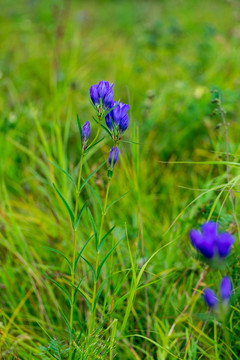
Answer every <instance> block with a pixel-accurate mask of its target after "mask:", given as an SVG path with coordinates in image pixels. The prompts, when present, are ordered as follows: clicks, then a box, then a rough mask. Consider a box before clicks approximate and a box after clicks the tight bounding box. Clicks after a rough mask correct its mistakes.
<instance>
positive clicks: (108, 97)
mask: <svg viewBox="0 0 240 360" xmlns="http://www.w3.org/2000/svg"><path fill="white" fill-rule="evenodd" d="M112 87H113V84H112V85H110V84H109V82H108V81H103V80H102V81H100V82H99V84H96V85H92V86H91V88H90V98H91V100H92V102H93V104H94V105H95V106H99V105H101V104H102V106H103V108H104V109H111V107H112V103H113V90H112Z"/></svg>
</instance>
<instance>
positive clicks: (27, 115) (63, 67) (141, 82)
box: [0, 0, 240, 359]
mask: <svg viewBox="0 0 240 360" xmlns="http://www.w3.org/2000/svg"><path fill="white" fill-rule="evenodd" d="M0 6H1V13H0V24H1V26H0V116H1V121H0V176H1V187H0V215H1V219H0V245H1V252H0V258H1V271H0V286H1V300H0V301H1V308H2V320H1V329H0V330H1V331H2V332H4V331H5V332H6V328H7V324H9V319H11V316H12V315H13V314H14V311H15V310H16V309H18V306H19V303H20V302H21V299H24V296H25V295H26V294H28V291H31V293H30V294H29V296H28V297H27V298H26V299H25V300H24V304H22V305H21V307H20V308H19V309H18V311H17V313H16V314H15V315H14V319H13V321H12V322H11V326H10V328H9V329H8V328H7V336H6V337H7V339H5V343H6V344H5V345H6V346H5V350H4V351H5V353H4V354H5V355H4V356H5V358H6V359H8V358H9V359H14V358H17V357H14V355H12V354H15V355H18V356H19V357H18V358H20V359H28V358H29V359H35V358H36V359H37V358H39V355H38V350H37V349H39V346H41V345H46V344H47V342H48V337H47V336H46V334H45V333H44V331H43V330H42V328H49V329H50V333H51V334H52V336H55V337H56V338H58V339H60V340H63V341H65V340H66V331H65V330H63V328H64V326H65V325H64V323H63V321H62V318H61V316H60V314H59V312H58V310H57V305H58V301H59V303H61V302H62V301H64V300H63V298H61V296H62V295H60V294H59V293H58V290H57V289H55V288H54V287H53V285H52V284H51V283H50V282H48V281H47V280H46V279H45V278H44V277H43V275H42V273H43V272H49V273H50V274H51V276H52V277H53V278H54V279H59V278H60V279H64V275H63V274H64V273H66V272H67V269H66V266H65V264H64V263H63V261H62V259H61V258H57V261H56V254H53V253H49V252H47V251H46V250H44V249H43V248H42V247H41V246H51V247H54V248H57V249H59V250H61V251H63V252H64V253H65V254H66V255H68V256H70V257H71V252H72V240H71V231H70V228H69V222H68V219H67V216H66V213H65V209H64V207H63V206H62V204H61V203H60V202H59V201H58V199H57V197H56V195H55V194H54V191H53V189H52V185H51V184H52V182H53V181H54V182H56V183H57V184H58V186H59V188H61V190H62V191H63V193H64V195H65V196H66V198H67V199H68V200H69V202H72V201H73V200H74V199H73V195H72V191H73V189H72V186H71V184H69V182H68V180H67V178H65V177H64V175H63V174H62V173H59V171H58V170H57V169H56V168H54V167H52V166H51V165H50V164H49V162H48V160H51V161H54V162H55V163H57V164H59V165H60V166H61V167H62V168H64V169H66V170H68V171H69V172H70V173H71V174H73V176H76V174H77V164H78V161H79V153H80V142H79V134H78V128H77V122H76V114H78V115H79V118H80V121H81V123H82V124H83V123H84V122H85V121H86V120H90V121H91V124H92V132H93V133H94V132H95V131H96V127H95V126H96V125H94V121H92V120H91V119H92V115H93V109H92V107H91V105H90V103H89V88H90V86H91V85H92V84H96V83H98V82H99V81H100V80H107V81H109V82H114V94H115V97H116V99H121V100H122V101H123V102H125V103H129V104H130V127H129V130H128V131H127V132H126V135H125V140H132V141H134V142H137V143H139V145H136V144H130V143H127V142H126V143H123V145H122V146H121V159H120V162H119V164H118V166H117V168H116V171H115V174H114V181H113V186H112V190H111V197H112V200H113V199H115V198H117V197H119V196H121V195H122V194H123V193H125V192H126V191H129V194H128V195H127V196H126V197H124V198H123V199H122V200H121V202H120V203H118V204H117V205H116V206H115V207H113V208H112V209H111V212H110V213H109V214H108V222H107V225H106V230H107V229H108V228H110V226H112V225H113V224H116V225H117V227H118V230H117V231H116V233H115V235H114V236H115V237H114V239H115V240H118V239H119V238H121V237H123V236H124V224H125V222H126V224H127V227H128V233H129V239H130V243H131V244H132V249H133V252H134V254H135V256H136V259H137V260H136V261H137V264H138V263H139V264H141V263H142V261H144V259H145V260H146V259H147V258H149V257H150V256H151V254H152V253H153V252H154V251H155V250H156V249H157V248H158V247H159V246H160V245H164V244H166V243H168V242H169V241H171V240H174V242H173V243H172V244H171V245H170V246H168V247H167V248H166V249H164V251H163V252H160V253H159V254H158V256H157V257H156V258H155V259H154V260H153V261H152V263H151V267H150V269H149V273H148V274H147V276H146V277H145V278H144V281H145V282H148V281H149V282H151V279H152V276H153V274H155V276H156V274H160V273H161V272H163V271H168V270H169V269H173V270H171V271H170V270H169V271H170V273H171V276H169V278H168V280H167V281H165V280H166V279H165V278H162V277H160V276H159V281H158V282H157V283H154V285H153V286H150V287H149V293H150V295H149V302H150V303H149V304H148V310H149V309H151V310H152V309H153V308H154V316H152V314H150V315H149V314H148V315H149V316H150V318H151V319H150V320H149V319H148V320H149V321H148V323H147V319H146V309H145V306H146V294H145V293H144V291H143V290H140V291H139V292H138V294H137V298H136V301H135V308H134V311H133V314H131V318H130V320H129V321H130V322H129V328H128V330H129V332H130V334H131V331H133V329H134V330H136V331H135V332H137V333H141V334H146V328H147V327H148V328H149V326H150V327H151V339H153V340H154V341H156V342H159V344H161V346H163V347H164V348H165V347H168V348H171V350H172V351H173V353H174V354H175V355H177V356H179V358H184V356H186V359H188V358H189V359H194V358H196V359H198V358H200V357H198V355H197V354H198V353H199V352H200V353H201V351H206V353H204V352H202V354H204V356H205V357H203V358H204V359H205V358H206V359H216V353H215V352H214V346H213V345H212V343H211V341H210V340H209V339H211V337H212V336H213V335H212V327H211V326H209V328H208V327H207V326H206V324H205V323H204V321H203V319H202V318H201V319H199V318H192V317H191V315H189V317H187V318H186V319H184V321H182V322H181V324H180V325H179V326H177V327H176V328H175V329H176V330H175V332H173V334H171V336H170V335H169V336H168V335H167V334H168V333H169V330H170V328H171V326H172V324H173V323H174V319H176V318H177V316H178V315H179V314H180V313H181V311H182V310H183V308H184V306H185V304H186V299H188V300H189V299H190V297H191V293H192V291H193V288H194V286H195V285H196V282H197V280H198V279H199V276H200V274H201V271H202V267H201V264H200V262H199V261H198V260H197V259H195V258H194V257H192V255H194V251H193V250H192V249H191V247H190V246H189V241H188V237H187V232H188V231H189V229H190V228H191V226H196V224H198V223H201V222H202V221H205V220H206V219H207V217H208V215H209V213H211V215H212V217H213V219H214V220H216V219H219V221H220V223H221V225H222V226H223V227H224V228H225V229H226V228H233V231H235V230H236V229H237V227H238V223H237V218H236V216H235V217H233V211H232V207H231V203H230V201H229V199H228V198H227V197H226V198H225V195H224V194H223V196H222V194H221V196H219V198H218V199H217V201H216V203H214V201H215V200H216V197H217V195H218V194H219V193H218V192H216V191H209V192H206V193H204V195H203V196H199V195H201V191H202V193H203V192H204V189H205V190H208V189H210V188H211V187H214V186H218V185H221V184H223V183H225V182H226V172H225V166H223V165H219V166H212V165H211V164H208V163H207V162H208V161H211V160H212V161H215V160H225V159H226V156H225V152H226V144H225V137H224V131H223V126H219V124H220V123H221V119H220V118H219V117H218V116H213V115H212V113H213V111H214V108H215V106H214V104H211V99H212V98H213V95H212V94H211V91H212V90H214V89H215V90H219V91H220V93H221V95H222V99H223V107H224V109H225V110H226V118H227V122H229V123H230V127H229V138H230V153H231V156H230V160H231V161H236V162H238V158H239V155H238V153H239V133H240V125H239V110H240V108H239V107H240V101H239V100H240V90H239V87H240V78H239V69H240V68H239V64H240V46H239V45H240V3H239V1H224V0H218V1H217V0H212V1H207V0H206V1H201V2H200V1H198V2H194V1H191V0H182V1H181V0H175V1H173V0H170V1H165V0H163V1H124V0H121V1H91V0H89V1H73V0H72V1H57V0H55V1H54V0H48V1H47V0H39V1H37V0H28V1H23V0H21V1H18V2H16V1H12V0H8V1H3V0H1V1H0ZM110 145H111V142H110V141H109V139H107V138H105V139H104V141H103V143H101V144H100V145H99V146H97V147H96V148H94V150H93V151H92V152H91V154H90V155H91V157H90V155H89V156H87V159H86V162H85V164H84V173H85V175H87V174H88V173H90V172H91V171H93V170H94V169H95V168H96V167H97V166H98V165H99V164H100V163H101V162H102V161H103V160H104V159H107V156H108V152H109V147H110ZM174 161H184V162H186V161H203V162H206V164H205V165H187V164H174V163H172V162H174ZM163 162H169V163H168V164H166V163H163ZM236 175H237V168H236V169H235V168H233V170H232V172H231V176H236ZM105 184H106V169H105V170H101V172H100V173H99V174H98V175H96V176H95V177H94V178H93V179H92V181H91V185H92V186H93V187H94V189H95V190H96V192H97V194H98V195H99V196H101V197H103V196H104V193H105ZM235 186H236V187H237V186H238V182H237V181H236V182H235ZM199 189H201V191H199ZM85 199H89V206H90V207H91V208H92V211H93V213H94V216H95V219H96V222H97V223H99V221H100V215H101V214H100V211H99V209H98V206H97V200H96V197H95V195H94V193H93V192H92V191H91V190H90V189H87V190H85V192H84V193H83V195H82V201H83V200H85ZM193 200H196V201H195V202H194V203H193V204H192V205H191V206H189V207H187V205H188V204H190V203H191V201H193ZM236 202H237V201H236ZM236 213H237V210H236ZM175 220H176V221H175ZM82 223H83V225H82V227H81V230H80V232H79V235H78V236H79V239H78V240H79V244H80V243H81V241H82V239H83V238H84V239H85V238H86V239H87V237H88V236H89V232H90V224H89V220H88V218H87V216H83V220H82ZM172 224H173V226H172ZM140 238H141V241H140ZM86 239H85V240H86ZM115 240H114V241H115ZM236 249H239V244H238V242H237V243H236ZM86 256H87V257H88V259H89V261H91V260H94V258H95V253H94V249H93V248H91V249H89V251H88V253H87V255H86ZM238 261H239V260H238V257H237V256H236V257H235V259H234V260H232V264H234V266H235V272H233V274H232V275H233V278H234V279H235V280H234V281H235V286H238V285H237V284H238V275H237V274H238ZM113 263H114V269H115V271H117V270H119V269H122V270H123V269H127V268H128V267H129V263H130V260H129V255H128V251H127V246H126V243H124V244H122V245H120V249H119V250H118V251H117V253H116V255H114V260H113ZM111 270H112V268H111ZM104 271H105V275H106V274H107V272H108V271H109V268H106V269H105V270H104ZM220 276H221V274H219V276H218V277H219V278H220ZM213 278H214V277H213ZM213 278H212V280H213ZM62 281H63V282H64V280H62ZM91 281H92V280H91V279H90V278H89V279H88V280H87V282H86V285H84V286H85V290H86V291H91V290H90V289H91ZM112 281H113V283H112V285H111V286H112V287H113V288H114V286H115V285H116V284H117V283H118V282H119V281H122V276H121V275H118V276H117V277H115V278H114V279H113V280H112ZM210 281H211V277H210V278H209V280H208V283H210ZM130 282H131V278H129V279H124V282H123V283H122V287H121V289H120V290H119V293H118V295H117V296H118V297H119V299H120V302H119V306H118V307H116V309H115V314H114V317H116V318H118V320H119V321H120V322H121V321H122V317H123V316H124V306H125V303H124V301H125V300H124V299H123V300H122V301H121V296H124V294H125V293H126V292H127V290H128V289H129V287H130ZM114 284H115V285H114ZM116 286H117V285H116ZM104 296H105V300H104V299H102V301H105V302H106V301H107V300H106V297H107V296H108V292H107V290H106V291H105V290H104ZM109 301H110V300H109ZM189 301H190V300H189ZM236 301H237V300H236ZM108 305H109V304H108ZM84 306H85V305H83V309H84V311H83V312H82V314H81V315H80V318H81V320H83V319H84V318H85V317H87V315H86V311H87V308H86V306H85V307H84ZM195 306H196V308H194V310H193V309H192V311H196V312H199V311H201V312H205V311H206V308H205V307H204V305H203V304H202V303H201V301H200V300H199V302H197V304H196V305H195ZM201 306H202V309H199V307H201ZM235 306H236V307H237V303H236V304H235ZM106 307H107V306H106ZM65 309H67V306H65ZM66 312H67V310H66ZM99 312H100V310H99ZM148 315H147V316H148ZM234 316H235V312H234V311H233V312H232V318H233V319H234ZM236 316H237V314H236ZM99 318H100V315H99ZM189 322H191V323H192V324H194V325H192V326H190V325H189ZM149 324H150V325H149ZM234 324H235V325H234ZM210 325H211V324H210ZM205 326H206V327H205ZM234 326H236V328H235V327H234ZM238 326H239V325H238V321H237V320H236V322H235V323H233V324H232V328H231V329H232V338H233V339H235V340H234V341H233V343H234V344H233V345H232V346H233V347H234V351H235V353H236V354H237V355H239V350H238V349H239V340H237V329H238ZM159 327H160V328H161V331H160V330H159ZM195 327H196V328H197V329H198V331H197V330H196V328H195ZM199 329H200V330H199ZM203 329H206V330H207V329H208V332H207V337H204V334H203V335H202V334H201V333H199V331H203ZM189 333H191V335H192V339H193V340H192V342H191V345H190V346H188V347H187V350H186V343H187V342H188V338H189ZM159 334H160V335H159ZM148 336H150V333H149V332H148ZM201 336H202V337H201ZM208 336H209V337H208ZM218 340H219V342H218V344H221V341H222V340H221V332H219V339H218ZM147 343H148V342H147ZM149 346H150V347H149ZM131 347H132V348H133V351H131ZM141 347H142V349H143V350H144V351H145V353H144V352H142V351H143V350H141ZM203 349H205V350H203ZM207 349H208V352H207ZM219 351H221V350H219ZM222 351H223V354H222V356H223V357H219V359H220V358H224V350H222ZM134 352H136V354H137V355H136V354H134ZM116 353H117V356H116V358H119V359H138V357H137V356H139V358H140V359H141V358H148V357H149V358H154V359H155V358H156V359H168V358H169V359H170V358H171V357H168V353H167V352H164V351H163V352H162V351H160V350H159V348H158V347H156V346H155V345H153V344H150V345H149V343H148V345H146V342H145V341H144V340H143V339H138V340H136V339H135V338H134V337H133V338H128V337H126V338H124V337H123V339H122V338H120V340H119V341H118V343H117V352H116ZM143 354H144V355H143ZM146 354H147V355H146ZM184 354H185V355H184ZM194 354H195V355H194ZM8 356H9V357H8ZM11 356H12V357H11ZM28 356H29V357H28ZM40 358H41V357H40Z"/></svg>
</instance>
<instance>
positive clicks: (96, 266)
mask: <svg viewBox="0 0 240 360" xmlns="http://www.w3.org/2000/svg"><path fill="white" fill-rule="evenodd" d="M110 185H111V178H108V184H107V191H106V195H105V200H104V206H103V211H102V218H101V225H100V230H99V236H98V243H97V247H98V246H99V244H100V243H101V239H102V232H103V224H104V219H105V216H106V209H107V203H108V195H109V190H110ZM98 265H99V250H97V256H96V264H95V273H97V269H98ZM96 293H97V280H94V285H93V298H92V314H91V319H90V326H89V335H90V334H91V332H92V329H93V327H94V322H95V313H96V306H95V307H94V303H95V298H96Z"/></svg>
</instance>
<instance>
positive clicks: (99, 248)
mask: <svg viewBox="0 0 240 360" xmlns="http://www.w3.org/2000/svg"><path fill="white" fill-rule="evenodd" d="M115 227H116V225H114V226H113V227H112V228H111V229H110V230H109V231H108V232H107V233H106V234H105V235H104V237H103V238H102V240H101V242H100V244H99V245H98V247H97V251H99V250H101V248H102V246H103V244H104V241H105V240H106V238H107V237H108V235H110V234H111V232H112V231H113V230H114V229H115Z"/></svg>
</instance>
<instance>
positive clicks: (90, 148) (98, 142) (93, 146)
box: [85, 137, 104, 154]
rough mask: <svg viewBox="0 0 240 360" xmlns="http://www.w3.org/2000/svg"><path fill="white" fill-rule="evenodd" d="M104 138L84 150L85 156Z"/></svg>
mask: <svg viewBox="0 0 240 360" xmlns="http://www.w3.org/2000/svg"><path fill="white" fill-rule="evenodd" d="M103 139H104V137H103V138H101V139H100V140H98V141H97V142H95V143H94V144H92V145H91V146H89V147H88V148H87V149H86V150H85V154H87V152H88V151H89V150H90V149H91V148H93V147H94V146H96V145H97V144H99V143H100V142H101V141H103Z"/></svg>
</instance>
